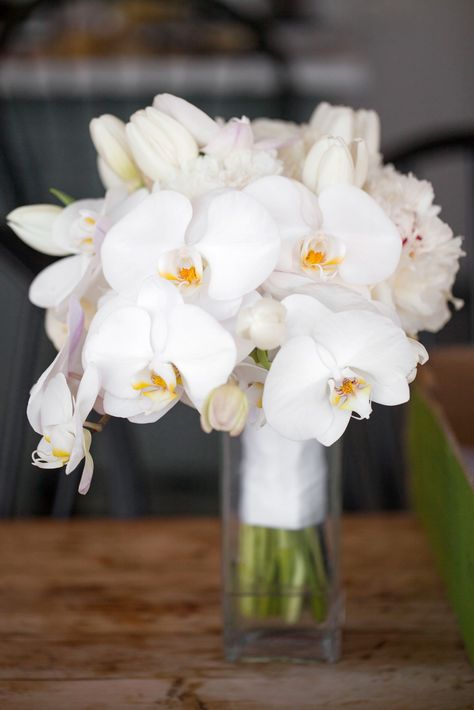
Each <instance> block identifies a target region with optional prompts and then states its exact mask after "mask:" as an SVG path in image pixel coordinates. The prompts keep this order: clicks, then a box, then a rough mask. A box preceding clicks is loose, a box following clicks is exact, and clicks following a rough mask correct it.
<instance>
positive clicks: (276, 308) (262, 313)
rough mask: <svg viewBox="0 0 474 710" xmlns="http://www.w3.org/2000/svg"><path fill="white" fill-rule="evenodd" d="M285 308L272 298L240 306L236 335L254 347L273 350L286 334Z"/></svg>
mask: <svg viewBox="0 0 474 710" xmlns="http://www.w3.org/2000/svg"><path fill="white" fill-rule="evenodd" d="M285 319H286V308H285V307H284V306H283V305H282V304H281V303H280V302H279V301H275V300H274V299H273V298H262V299H260V300H259V301H257V303H256V304H255V305H254V306H251V307H249V308H242V310H241V311H240V312H239V315H238V317H237V327H236V332H237V335H238V336H239V337H241V338H244V339H246V340H250V341H251V342H252V343H253V344H254V345H255V347H256V348H259V349H261V350H273V349H274V348H277V347H279V346H280V345H281V344H282V342H283V340H284V339H285V335H286V324H285Z"/></svg>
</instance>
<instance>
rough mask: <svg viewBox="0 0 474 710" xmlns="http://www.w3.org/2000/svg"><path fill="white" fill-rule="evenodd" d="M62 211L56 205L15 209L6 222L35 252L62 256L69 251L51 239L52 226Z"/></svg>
mask: <svg viewBox="0 0 474 710" xmlns="http://www.w3.org/2000/svg"><path fill="white" fill-rule="evenodd" d="M62 210H63V208H62V207H56V205H28V206H25V207H17V208H16V209H15V210H13V211H12V212H10V213H9V214H8V215H7V222H8V225H9V227H11V228H12V229H13V231H14V232H15V234H17V236H19V237H20V239H21V240H22V241H24V242H25V244H28V246H30V247H32V248H33V249H36V251H40V252H42V253H43V254H49V255H50V256H64V255H65V254H68V253H69V250H67V249H64V247H62V246H60V245H59V244H56V242H55V241H54V239H53V225H54V223H55V221H56V219H57V218H58V217H59V215H60V214H61V212H62Z"/></svg>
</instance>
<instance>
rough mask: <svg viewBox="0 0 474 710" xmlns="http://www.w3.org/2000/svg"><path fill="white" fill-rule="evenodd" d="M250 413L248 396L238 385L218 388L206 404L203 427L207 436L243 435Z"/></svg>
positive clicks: (210, 395)
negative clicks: (217, 433) (218, 432)
mask: <svg viewBox="0 0 474 710" xmlns="http://www.w3.org/2000/svg"><path fill="white" fill-rule="evenodd" d="M248 412H249V403H248V399H247V397H246V395H245V394H244V392H242V390H241V389H240V387H238V386H237V385H236V384H226V385H220V387H216V389H214V390H212V392H211V393H210V394H209V396H208V397H207V399H206V401H205V402H204V407H203V410H202V414H201V426H202V428H203V430H204V431H205V432H206V434H210V432H211V431H212V430H213V429H214V430H215V431H227V432H229V434H230V435H231V436H238V435H239V434H241V433H242V431H243V429H244V427H245V424H246V421H247V416H248Z"/></svg>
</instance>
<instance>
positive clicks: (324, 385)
mask: <svg viewBox="0 0 474 710" xmlns="http://www.w3.org/2000/svg"><path fill="white" fill-rule="evenodd" d="M283 304H284V306H285V308H286V309H287V313H288V315H287V323H288V327H289V333H290V339H289V340H288V342H287V343H286V344H285V345H283V346H282V348H281V349H280V351H279V352H278V353H277V355H276V357H275V359H274V361H273V363H272V366H271V369H270V372H269V374H268V376H267V380H266V383H265V390H264V395H263V407H264V411H265V415H266V417H267V420H268V422H269V424H270V425H271V426H272V427H273V428H274V429H276V430H277V431H278V432H279V433H281V434H282V435H283V436H286V437H287V438H289V439H294V440H306V439H311V438H316V439H317V440H318V441H319V442H321V443H322V444H324V445H326V446H329V445H331V444H332V443H334V442H335V441H336V440H337V439H338V438H339V437H340V436H341V435H342V433H343V432H344V430H345V429H346V427H347V425H348V423H349V420H350V418H351V417H352V416H357V417H358V418H368V417H369V416H370V413H371V409H372V408H371V403H372V402H378V403H380V404H385V405H396V404H401V403H403V402H406V401H407V400H408V399H409V396H410V393H409V387H408V380H409V379H410V380H411V379H412V378H413V371H414V369H415V368H416V366H417V364H418V362H419V361H420V359H421V351H420V349H419V348H418V347H415V346H414V345H413V341H410V339H409V338H407V336H406V335H405V333H404V332H403V331H402V329H401V328H399V327H397V326H396V325H395V324H394V323H393V322H392V321H391V320H390V319H388V318H386V317H384V316H381V315H379V314H376V313H373V312H370V311H364V310H353V311H342V312H339V313H333V312H332V311H330V310H329V309H328V308H326V307H325V306H323V305H322V304H321V303H319V302H318V301H317V300H316V299H314V298H311V297H310V296H302V295H298V294H296V295H293V296H289V297H288V298H286V299H284V301H283Z"/></svg>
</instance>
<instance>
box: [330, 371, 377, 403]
mask: <svg viewBox="0 0 474 710" xmlns="http://www.w3.org/2000/svg"><path fill="white" fill-rule="evenodd" d="M370 390H371V387H370V385H369V384H367V382H366V381H365V380H363V379H362V378H361V377H344V379H343V380H342V382H341V384H340V385H338V386H337V387H334V390H333V392H332V396H331V404H332V405H333V406H334V407H338V408H339V409H346V410H347V409H349V410H352V409H353V406H352V405H353V400H354V399H355V398H356V397H357V396H358V395H359V394H364V395H366V396H367V397H368V396H369V394H370Z"/></svg>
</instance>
